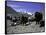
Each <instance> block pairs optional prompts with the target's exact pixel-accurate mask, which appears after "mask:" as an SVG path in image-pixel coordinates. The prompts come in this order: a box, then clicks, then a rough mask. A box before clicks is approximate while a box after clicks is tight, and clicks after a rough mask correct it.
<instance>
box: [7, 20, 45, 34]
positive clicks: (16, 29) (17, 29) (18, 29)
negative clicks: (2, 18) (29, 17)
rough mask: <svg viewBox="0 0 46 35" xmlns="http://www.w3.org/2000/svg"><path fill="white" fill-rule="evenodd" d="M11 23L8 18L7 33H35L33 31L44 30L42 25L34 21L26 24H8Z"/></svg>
mask: <svg viewBox="0 0 46 35" xmlns="http://www.w3.org/2000/svg"><path fill="white" fill-rule="evenodd" d="M11 23H13V22H11V21H10V20H8V21H7V33H8V34H15V33H29V32H30V33H32V32H33V33H35V32H44V27H41V28H40V27H39V26H40V24H36V22H35V21H34V22H31V24H30V25H28V26H23V25H17V26H10V24H11Z"/></svg>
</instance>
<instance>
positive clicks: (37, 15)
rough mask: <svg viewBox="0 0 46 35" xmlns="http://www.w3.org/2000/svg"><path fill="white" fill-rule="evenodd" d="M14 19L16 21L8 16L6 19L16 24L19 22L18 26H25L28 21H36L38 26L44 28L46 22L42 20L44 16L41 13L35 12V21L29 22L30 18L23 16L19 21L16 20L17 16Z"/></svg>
mask: <svg viewBox="0 0 46 35" xmlns="http://www.w3.org/2000/svg"><path fill="white" fill-rule="evenodd" d="M14 18H15V19H12V16H7V17H6V19H7V20H11V21H12V22H14V23H15V22H17V21H19V22H18V24H16V25H19V24H25V25H26V23H27V22H28V21H32V22H33V21H36V24H40V27H44V26H45V20H42V19H43V14H42V13H39V12H35V18H34V19H33V20H28V17H24V16H23V15H22V17H21V18H20V17H18V18H19V19H18V18H16V16H15V17H14ZM14 23H13V24H11V25H12V26H14Z"/></svg>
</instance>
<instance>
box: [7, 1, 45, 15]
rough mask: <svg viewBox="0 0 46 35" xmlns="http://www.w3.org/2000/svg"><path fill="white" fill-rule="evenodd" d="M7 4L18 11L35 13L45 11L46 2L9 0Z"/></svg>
mask: <svg viewBox="0 0 46 35" xmlns="http://www.w3.org/2000/svg"><path fill="white" fill-rule="evenodd" d="M7 6H9V7H11V8H13V9H14V10H15V11H17V12H24V13H26V12H27V13H32V14H33V13H35V12H36V11H37V12H44V10H45V4H44V3H38V2H18V1H7Z"/></svg>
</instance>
